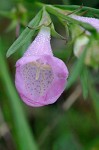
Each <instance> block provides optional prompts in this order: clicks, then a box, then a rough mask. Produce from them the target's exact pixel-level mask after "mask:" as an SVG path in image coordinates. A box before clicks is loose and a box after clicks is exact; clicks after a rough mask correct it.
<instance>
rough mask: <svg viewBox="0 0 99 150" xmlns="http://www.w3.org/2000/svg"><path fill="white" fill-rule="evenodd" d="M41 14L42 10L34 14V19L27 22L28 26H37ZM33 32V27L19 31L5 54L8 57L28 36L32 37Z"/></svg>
mask: <svg viewBox="0 0 99 150" xmlns="http://www.w3.org/2000/svg"><path fill="white" fill-rule="evenodd" d="M41 16H42V10H41V11H40V12H39V13H38V14H37V15H36V17H35V18H34V19H32V20H31V22H30V23H29V24H28V26H30V27H34V28H35V27H36V26H38V24H39V22H40V20H41ZM34 33H35V29H34V30H31V29H29V28H28V27H26V29H25V30H24V31H23V32H22V33H21V35H20V36H19V37H18V39H17V40H16V41H15V42H14V43H13V44H12V45H11V47H10V48H9V49H8V51H7V54H6V56H7V57H9V56H10V55H12V54H13V53H15V52H16V51H17V50H18V49H19V48H20V47H21V46H22V45H23V44H24V43H25V42H26V41H27V40H28V39H30V37H32V36H33V35H34Z"/></svg>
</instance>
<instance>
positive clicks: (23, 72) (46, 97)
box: [15, 27, 68, 107]
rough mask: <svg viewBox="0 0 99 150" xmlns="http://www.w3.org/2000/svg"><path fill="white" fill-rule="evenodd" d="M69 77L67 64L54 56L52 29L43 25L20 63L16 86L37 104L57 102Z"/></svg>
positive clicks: (24, 98)
mask: <svg viewBox="0 0 99 150" xmlns="http://www.w3.org/2000/svg"><path fill="white" fill-rule="evenodd" d="M67 77H68V69H67V67H66V65H65V64H64V62H63V61H62V60H60V59H58V58H56V57H54V56H53V53H52V49H51V45H50V28H48V27H42V28H41V30H40V32H39V34H38V35H37V37H36V38H35V40H34V41H33V42H32V43H31V45H30V46H29V48H28V49H27V51H26V52H25V54H24V55H23V57H22V58H21V59H19V60H18V61H17V63H16V76H15V85H16V88H17V90H18V92H19V95H20V97H21V98H22V100H23V101H24V102H25V103H26V104H27V105H29V106H34V107H39V106H44V105H48V104H51V103H54V102H55V101H56V100H57V99H58V98H59V96H60V95H61V94H62V92H63V91H64V88H65V84H66V81H67Z"/></svg>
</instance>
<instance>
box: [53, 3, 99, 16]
mask: <svg viewBox="0 0 99 150" xmlns="http://www.w3.org/2000/svg"><path fill="white" fill-rule="evenodd" d="M55 6H56V7H57V8H60V9H64V10H70V11H75V10H76V9H79V8H80V7H81V6H78V5H55ZM84 11H86V12H87V16H94V15H95V14H96V15H98V16H99V9H95V8H91V7H85V6H82V8H81V11H80V12H84Z"/></svg>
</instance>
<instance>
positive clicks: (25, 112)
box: [0, 0, 99, 150]
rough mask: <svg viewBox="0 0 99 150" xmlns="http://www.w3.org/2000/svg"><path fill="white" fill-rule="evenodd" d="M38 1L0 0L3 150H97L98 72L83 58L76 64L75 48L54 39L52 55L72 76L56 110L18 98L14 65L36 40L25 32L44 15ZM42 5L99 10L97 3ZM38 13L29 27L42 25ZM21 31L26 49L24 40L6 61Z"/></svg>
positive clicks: (0, 139) (0, 142)
mask: <svg viewBox="0 0 99 150" xmlns="http://www.w3.org/2000/svg"><path fill="white" fill-rule="evenodd" d="M36 2H38V1H37V0H7V1H6V0H0V150H37V149H40V150H60V149H61V150H99V94H98V91H99V70H98V69H93V68H91V67H87V66H86V65H84V64H83V58H84V56H82V58H81V59H80V60H77V59H76V57H74V55H73V53H72V46H70V45H66V43H65V41H64V40H62V39H57V38H52V40H51V45H52V48H53V53H54V55H55V56H56V57H59V58H60V59H62V60H63V61H64V62H66V64H67V66H68V68H69V71H70V78H69V81H68V89H67V90H65V91H64V93H63V94H62V95H61V97H60V98H59V99H58V101H57V102H56V103H55V104H53V105H48V106H44V107H41V108H31V107H28V106H26V105H25V104H24V103H23V102H22V101H21V100H20V98H19V96H18V94H17V91H16V89H15V85H14V75H15V62H16V61H17V59H18V58H20V57H21V56H22V54H23V53H24V51H25V50H26V49H27V47H28V45H29V44H30V42H31V41H32V40H33V38H34V37H32V35H33V33H34V31H33V30H30V29H25V27H26V26H27V24H28V22H29V21H30V20H32V19H33V17H34V16H35V15H36V14H37V13H38V11H39V10H40V7H39V6H38V5H37V4H36ZM41 2H44V3H47V4H52V5H53V4H56V5H58V4H59V5H60V4H65V5H82V4H83V5H84V6H89V7H94V8H98V7H99V1H98V0H90V1H88V0H87V1H85V0H79V1H77V0H75V1H73V0H58V1H57V0H53V1H50V0H44V1H41ZM40 13H41V12H39V14H38V18H36V19H35V20H36V21H33V20H32V21H31V23H30V25H33V26H36V25H37V24H38V22H39V19H40V17H41V14H40ZM92 14H93V15H94V12H93V13H92V12H91V15H92ZM51 17H52V20H53V22H54V25H55V29H56V30H57V31H58V32H59V33H60V34H62V35H63V36H64V37H65V36H66V35H65V34H64V30H65V29H64V27H63V26H62V24H61V23H59V22H58V20H57V19H56V17H55V16H53V15H52V14H51ZM35 22H36V24H35ZM57 24H58V26H57ZM24 29H25V30H24ZM23 30H24V32H23V34H24V36H25V37H27V38H25V39H24V40H23V41H24V42H23V44H22V43H21V37H20V39H19V41H17V43H18V45H17V47H15V45H13V47H12V50H14V49H15V48H16V49H18V48H19V50H18V51H17V52H16V53H14V54H13V55H12V56H11V57H9V58H6V52H7V50H8V48H9V47H10V46H11V45H12V43H13V42H14V41H15V40H16V39H17V37H18V36H19V34H20V33H21V32H22V31H23ZM27 33H29V34H27Z"/></svg>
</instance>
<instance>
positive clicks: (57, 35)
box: [51, 23, 66, 40]
mask: <svg viewBox="0 0 99 150" xmlns="http://www.w3.org/2000/svg"><path fill="white" fill-rule="evenodd" d="M51 33H52V36H53V37H56V38H59V39H62V40H66V38H65V37H63V36H62V35H60V34H59V33H57V32H56V30H55V28H54V24H53V23H52V24H51Z"/></svg>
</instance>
